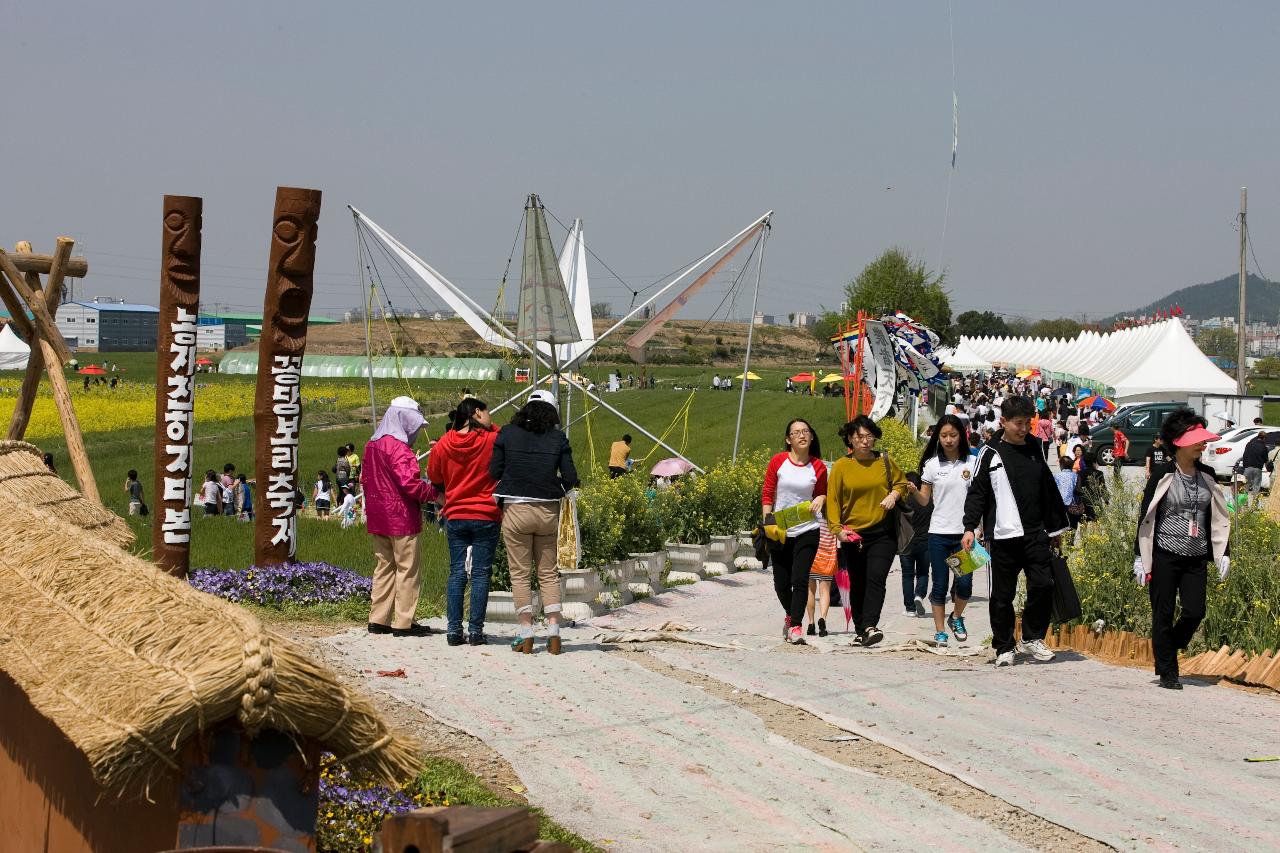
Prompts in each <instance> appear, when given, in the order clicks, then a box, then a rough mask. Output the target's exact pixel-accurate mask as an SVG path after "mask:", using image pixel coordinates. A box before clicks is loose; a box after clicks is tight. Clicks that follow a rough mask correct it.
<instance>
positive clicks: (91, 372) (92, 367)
mask: <svg viewBox="0 0 1280 853" xmlns="http://www.w3.org/2000/svg"><path fill="white" fill-rule="evenodd" d="M79 372H80V373H81V374H83V375H85V376H105V375H106V373H107V371H105V370H103V369H102V368H101V367H99V366H98V365H96V364H86V365H85V366H84V367H82V368H80V370H79Z"/></svg>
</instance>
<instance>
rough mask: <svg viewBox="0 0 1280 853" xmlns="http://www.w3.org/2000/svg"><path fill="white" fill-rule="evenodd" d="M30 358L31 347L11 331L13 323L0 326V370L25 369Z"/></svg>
mask: <svg viewBox="0 0 1280 853" xmlns="http://www.w3.org/2000/svg"><path fill="white" fill-rule="evenodd" d="M29 358H31V347H29V346H27V345H26V344H25V343H23V342H22V338H20V337H18V336H17V335H15V334H14V333H13V324H12V323H5V324H4V327H3V328H0V370H26V369H27V360H28V359H29Z"/></svg>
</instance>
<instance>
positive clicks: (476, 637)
mask: <svg viewBox="0 0 1280 853" xmlns="http://www.w3.org/2000/svg"><path fill="white" fill-rule="evenodd" d="M488 642H489V638H488V637H486V636H485V635H484V631H473V632H472V633H470V634H468V635H467V645H469V646H483V645H486V644H488Z"/></svg>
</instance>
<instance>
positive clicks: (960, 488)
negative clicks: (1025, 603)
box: [908, 415, 973, 646]
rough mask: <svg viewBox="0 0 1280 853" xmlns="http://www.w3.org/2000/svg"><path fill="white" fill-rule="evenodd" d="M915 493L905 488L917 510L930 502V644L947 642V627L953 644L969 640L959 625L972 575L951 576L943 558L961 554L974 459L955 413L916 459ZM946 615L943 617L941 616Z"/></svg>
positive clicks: (946, 418) (945, 419)
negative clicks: (917, 482) (949, 606)
mask: <svg viewBox="0 0 1280 853" xmlns="http://www.w3.org/2000/svg"><path fill="white" fill-rule="evenodd" d="M920 469H921V471H920V479H921V481H922V485H921V487H920V488H919V489H916V488H915V487H914V486H910V485H909V486H908V489H909V490H910V491H911V493H912V496H913V497H915V499H916V502H917V503H919V504H920V505H921V506H928V504H929V501H930V500H932V501H933V518H932V520H931V521H930V522H929V565H930V567H931V568H932V570H933V578H932V581H933V588H932V589H931V590H930V591H929V603H930V604H931V605H932V606H933V628H934V641H935V642H936V643H937V644H938V645H939V646H945V645H946V644H947V629H948V628H949V629H950V630H951V633H952V634H953V635H954V636H955V638H956V641H957V642H961V643H962V642H964V641H966V640H968V639H969V633H968V631H967V630H966V629H965V624H964V608H965V605H967V604H968V603H969V599H970V598H971V597H972V596H973V575H956V576H955V581H954V582H952V583H951V584H948V582H947V581H948V580H949V578H948V576H949V575H950V574H951V569H950V567H948V566H947V558H948V557H950V556H951V555H952V554H954V553H956V552H957V551H959V550H960V540H961V539H962V538H963V537H964V499H965V496H966V495H967V494H968V493H969V483H970V482H972V479H973V459H972V457H971V456H970V455H969V442H968V440H967V439H966V438H965V431H964V426H963V425H962V424H961V423H960V420H959V419H958V418H956V417H955V416H954V415H943V416H942V417H941V418H940V419H939V420H938V425H937V427H936V428H935V429H934V431H933V435H932V436H931V437H930V438H929V443H928V444H927V445H926V446H925V449H924V455H923V456H922V457H920ZM948 586H950V588H951V603H952V608H953V609H952V612H951V614H950V615H945V614H946V603H947V588H948ZM944 616H945V618H944Z"/></svg>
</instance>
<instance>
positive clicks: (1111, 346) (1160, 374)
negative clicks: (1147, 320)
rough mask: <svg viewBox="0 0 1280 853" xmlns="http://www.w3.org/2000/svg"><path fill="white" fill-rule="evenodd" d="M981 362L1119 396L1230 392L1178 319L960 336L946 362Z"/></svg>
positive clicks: (967, 366)
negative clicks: (1038, 334)
mask: <svg viewBox="0 0 1280 853" xmlns="http://www.w3.org/2000/svg"><path fill="white" fill-rule="evenodd" d="M983 361H985V362H986V363H987V366H988V368H989V367H990V366H991V365H1004V366H1006V367H1010V368H1024V367H1034V368H1038V369H1040V370H1041V371H1044V372H1045V373H1047V374H1050V375H1052V376H1053V377H1055V378H1057V379H1060V380H1067V381H1072V382H1075V383H1076V384H1078V385H1085V386H1088V387H1090V388H1092V389H1093V390H1094V391H1097V392H1099V393H1108V394H1110V395H1111V396H1113V397H1114V398H1115V399H1117V400H1120V401H1129V402H1134V401H1141V400H1186V399H1187V394H1188V393H1203V394H1234V393H1235V391H1236V382H1235V380H1234V379H1232V378H1231V377H1230V376H1228V375H1227V374H1226V373H1223V372H1222V370H1220V369H1219V368H1218V366H1217V365H1215V364H1214V363H1213V362H1212V361H1210V360H1209V357H1208V356H1206V355H1205V354H1204V353H1203V352H1201V351H1200V348H1199V347H1197V346H1196V344H1195V341H1193V340H1191V336H1190V335H1188V334H1187V330H1186V328H1184V327H1183V325H1182V321H1180V320H1177V319H1172V320H1165V321H1163V322H1160V323H1152V324H1150V325H1146V326H1135V327H1133V328H1130V329H1121V330H1119V331H1117V332H1081V333H1080V334H1079V336H1077V337H1076V338H1075V339H1074V340H1061V339H1048V338H991V337H984V338H970V337H962V338H961V339H960V345H959V346H958V347H956V351H955V353H953V355H952V358H950V359H948V360H947V367H949V368H951V369H952V370H960V371H971V370H983V369H987V368H983V367H980V366H975V365H976V364H977V363H978V362H983Z"/></svg>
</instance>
